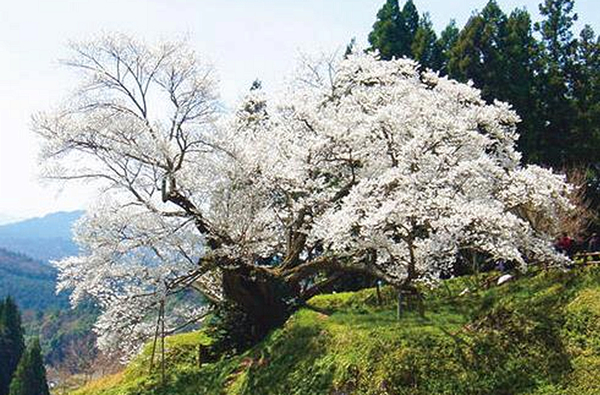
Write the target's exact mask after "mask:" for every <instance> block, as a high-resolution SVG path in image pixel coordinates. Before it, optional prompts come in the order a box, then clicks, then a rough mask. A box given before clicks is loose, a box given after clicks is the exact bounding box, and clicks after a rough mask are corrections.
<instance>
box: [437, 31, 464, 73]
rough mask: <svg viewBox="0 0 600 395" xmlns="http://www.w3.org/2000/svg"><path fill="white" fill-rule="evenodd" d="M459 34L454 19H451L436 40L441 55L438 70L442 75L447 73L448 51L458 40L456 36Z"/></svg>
mask: <svg viewBox="0 0 600 395" xmlns="http://www.w3.org/2000/svg"><path fill="white" fill-rule="evenodd" d="M459 34H460V30H459V29H458V27H456V20H454V19H451V20H450V23H448V26H446V28H445V29H444V30H443V31H442V33H441V34H440V38H439V40H438V47H439V48H440V51H441V56H442V66H441V67H440V72H441V73H442V75H447V74H448V60H449V59H450V51H451V50H452V48H453V47H454V45H455V44H456V42H457V41H458V36H459Z"/></svg>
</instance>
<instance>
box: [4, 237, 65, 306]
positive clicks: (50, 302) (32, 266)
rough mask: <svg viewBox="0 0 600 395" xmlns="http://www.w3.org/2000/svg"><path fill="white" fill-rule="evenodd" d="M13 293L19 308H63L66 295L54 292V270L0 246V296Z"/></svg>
mask: <svg viewBox="0 0 600 395" xmlns="http://www.w3.org/2000/svg"><path fill="white" fill-rule="evenodd" d="M6 296H12V297H13V298H14V299H15V300H16V302H17V304H18V305H19V307H20V308H21V309H22V310H49V309H66V308H67V307H68V297H67V295H65V294H63V295H58V296H57V295H56V269H54V268H53V267H51V266H49V265H48V264H44V263H42V262H40V261H37V260H34V259H32V258H29V257H27V256H25V255H22V254H19V253H15V252H11V251H8V250H5V249H3V248H0V297H6Z"/></svg>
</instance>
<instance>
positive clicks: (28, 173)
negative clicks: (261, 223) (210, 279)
mask: <svg viewBox="0 0 600 395" xmlns="http://www.w3.org/2000/svg"><path fill="white" fill-rule="evenodd" d="M383 2H384V0H327V1H326V0H204V1H199V0H145V1H143V0H85V1H84V0H53V1H45V0H17V1H13V0H1V1H0V222H2V221H4V220H6V217H7V216H9V217H13V218H15V217H17V218H23V217H30V216H35V215H41V214H44V213H48V212H53V211H57V210H66V209H75V208H82V207H83V206H84V205H85V202H86V201H87V197H86V192H84V190H82V189H81V188H66V189H65V190H63V191H62V192H60V191H58V190H57V189H56V188H47V187H42V186H41V185H40V183H39V182H38V181H37V179H36V174H37V173H36V154H37V144H36V141H35V138H34V136H33V135H32V133H31V131H30V130H29V126H30V117H31V114H33V113H35V112H36V111H40V110H44V109H47V108H48V107H50V106H51V105H52V104H53V103H55V102H56V101H58V100H60V98H61V97H64V96H65V95H66V93H67V92H68V89H70V88H72V87H73V85H74V80H73V75H72V74H70V73H69V71H68V70H66V69H64V68H62V67H61V66H59V64H58V61H57V60H58V59H59V58H61V57H64V56H65V55H66V50H65V48H66V47H65V44H66V43H67V42H68V41H69V40H73V39H80V38H85V37H88V36H90V35H93V34H95V33H98V32H100V31H122V32H126V33H130V34H133V35H136V36H138V37H140V38H143V39H145V40H148V41H152V40H156V39H160V38H167V39H169V38H179V37H182V36H187V37H188V38H189V40H190V43H191V45H192V46H193V47H194V49H195V50H196V51H197V52H198V53H199V54H200V55H201V56H204V57H206V58H207V59H209V60H210V61H211V62H212V63H213V64H214V66H215V68H216V70H217V72H218V75H219V78H220V81H221V82H220V91H221V96H222V99H223V101H224V103H225V104H226V105H229V106H231V105H233V104H234V103H235V102H236V100H237V99H238V98H239V97H240V95H241V94H242V93H243V92H244V91H246V90H247V89H248V87H249V86H250V84H251V82H252V81H253V80H254V79H255V78H260V79H261V80H262V81H263V85H264V87H265V88H266V89H267V90H274V89H277V88H278V87H279V86H280V84H281V82H282V80H283V78H284V77H285V76H286V75H288V74H289V73H290V71H291V69H292V68H293V67H294V65H295V62H296V59H297V58H298V54H299V53H301V52H304V53H318V52H332V51H335V50H339V51H343V50H344V48H345V45H346V44H347V43H348V42H349V41H350V39H351V38H352V37H356V38H357V40H358V41H359V42H361V43H366V36H367V35H368V32H369V31H370V29H371V26H372V25H373V22H374V21H375V14H376V13H377V10H378V9H379V8H380V7H381V5H382V4H383ZM414 2H415V4H416V5H417V8H418V9H419V11H420V12H424V11H428V12H429V13H430V14H431V18H432V20H433V22H434V25H435V27H436V29H437V30H438V31H439V30H441V29H442V28H443V27H444V26H445V25H446V24H447V23H448V21H449V20H450V19H451V18H455V19H456V20H457V22H458V24H459V26H462V25H463V24H464V23H465V22H466V20H467V19H468V17H469V16H470V15H471V13H472V11H473V10H475V9H481V8H483V7H484V6H485V3H486V2H487V0H463V1H454V0H446V1H439V0H435V1H434V0H414ZM401 3H403V1H401ZM498 3H499V4H500V6H501V7H502V8H503V9H504V11H505V12H509V11H510V10H512V9H513V8H515V7H525V8H527V9H528V10H529V11H530V12H531V13H532V14H533V15H534V19H535V18H536V17H537V4H538V3H539V1H538V0H498ZM598 4H600V3H599V2H598V0H576V10H577V12H578V13H579V14H580V22H579V25H580V26H582V24H581V23H582V22H583V23H589V24H591V25H592V26H593V27H594V30H596V31H600V13H599V12H598V8H599V7H598ZM88 194H89V192H88Z"/></svg>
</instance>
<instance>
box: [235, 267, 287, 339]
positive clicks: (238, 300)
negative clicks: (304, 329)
mask: <svg viewBox="0 0 600 395" xmlns="http://www.w3.org/2000/svg"><path fill="white" fill-rule="evenodd" d="M223 290H224V293H225V297H226V299H227V300H230V301H233V302H235V304H236V305H237V306H238V307H239V308H240V309H241V310H242V311H243V312H244V313H246V314H247V315H248V317H249V318H250V320H251V322H252V328H250V330H251V332H252V337H254V338H255V339H257V340H258V339H261V338H262V337H264V336H266V335H267V334H268V333H269V331H270V330H272V329H274V328H276V327H278V326H281V325H282V324H283V323H284V322H285V321H286V320H287V318H288V317H289V315H290V313H291V311H292V306H290V301H291V300H292V299H293V298H294V297H295V296H297V295H296V294H295V292H294V290H293V289H292V288H291V287H290V286H289V285H288V283H287V282H286V281H285V280H284V279H283V278H282V277H281V276H277V275H274V274H273V273H271V272H269V271H267V270H261V269H259V268H253V267H249V266H241V267H239V268H237V269H235V270H226V271H224V273H223Z"/></svg>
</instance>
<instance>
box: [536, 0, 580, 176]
mask: <svg viewBox="0 0 600 395" xmlns="http://www.w3.org/2000/svg"><path fill="white" fill-rule="evenodd" d="M573 6H574V1H573V0H545V1H544V2H543V3H542V4H540V7H539V8H540V13H541V14H542V16H543V17H544V19H543V20H542V21H541V22H540V23H538V24H536V29H537V30H538V31H539V32H540V34H541V36H542V41H541V44H542V56H541V64H540V68H539V70H538V78H537V86H538V90H539V97H540V99H541V100H542V114H541V116H542V118H543V120H544V125H543V126H544V129H543V130H542V134H541V136H540V143H541V147H540V148H541V151H542V152H543V157H542V158H540V161H541V162H543V163H545V164H548V165H552V166H555V167H565V166H569V165H572V164H573V162H574V161H576V160H577V157H578V155H577V153H576V150H574V149H573V147H574V146H576V145H577V139H576V138H574V137H575V136H574V134H573V133H572V132H573V125H574V124H575V121H576V109H575V105H574V102H573V100H571V98H572V94H573V92H572V88H573V84H572V83H571V77H572V73H573V66H574V53H575V47H576V42H575V40H574V39H573V33H572V27H573V23H574V22H575V21H576V20H577V14H575V13H574V11H573Z"/></svg>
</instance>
